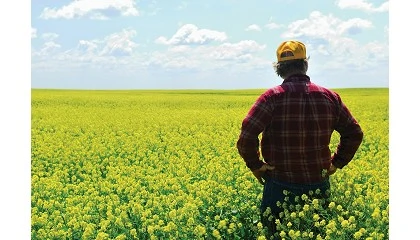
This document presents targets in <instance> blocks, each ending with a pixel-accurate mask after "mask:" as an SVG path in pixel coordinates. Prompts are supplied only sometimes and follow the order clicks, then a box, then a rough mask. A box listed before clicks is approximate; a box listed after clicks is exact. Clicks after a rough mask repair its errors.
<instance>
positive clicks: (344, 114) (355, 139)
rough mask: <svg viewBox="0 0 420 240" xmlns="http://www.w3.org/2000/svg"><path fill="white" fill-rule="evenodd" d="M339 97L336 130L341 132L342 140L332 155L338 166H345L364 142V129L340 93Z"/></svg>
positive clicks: (334, 162)
mask: <svg viewBox="0 0 420 240" xmlns="http://www.w3.org/2000/svg"><path fill="white" fill-rule="evenodd" d="M337 98H338V121H337V123H336V125H335V130H336V131H337V132H338V133H339V134H340V142H339V144H338V146H337V149H336V151H335V153H334V155H333V157H332V164H334V166H336V167H337V168H343V167H344V166H346V165H347V164H348V163H349V162H350V161H351V160H352V159H353V157H354V154H355V153H356V151H357V149H358V148H359V146H360V144H361V143H362V140H363V131H362V129H361V127H360V125H359V123H358V122H357V121H356V119H355V118H354V117H353V116H352V114H351V113H350V111H349V109H348V108H347V107H346V105H345V104H344V103H343V102H342V100H341V98H340V96H338V94H337Z"/></svg>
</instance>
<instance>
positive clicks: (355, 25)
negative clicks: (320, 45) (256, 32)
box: [282, 11, 372, 39]
mask: <svg viewBox="0 0 420 240" xmlns="http://www.w3.org/2000/svg"><path fill="white" fill-rule="evenodd" d="M370 27H372V23H371V22H369V21H367V20H362V19H359V18H354V19H349V20H347V21H342V20H341V19H339V18H336V17H334V16H333V15H331V14H330V15H323V14H322V13H320V12H318V11H314V12H312V13H310V15H309V18H308V19H302V20H297V21H295V22H292V23H291V24H289V26H288V30H287V31H286V32H285V33H283V35H282V36H283V37H285V38H295V37H302V36H307V37H314V38H322V39H333V38H336V37H337V36H341V35H343V34H354V33H358V32H361V31H362V30H363V29H366V28H370Z"/></svg>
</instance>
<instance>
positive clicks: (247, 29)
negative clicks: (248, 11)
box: [245, 24, 261, 32]
mask: <svg viewBox="0 0 420 240" xmlns="http://www.w3.org/2000/svg"><path fill="white" fill-rule="evenodd" d="M245 31H258V32H259V31H261V28H260V26H258V25H257V24H251V25H249V26H248V27H246V28H245Z"/></svg>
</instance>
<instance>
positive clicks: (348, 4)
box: [336, 0, 389, 12]
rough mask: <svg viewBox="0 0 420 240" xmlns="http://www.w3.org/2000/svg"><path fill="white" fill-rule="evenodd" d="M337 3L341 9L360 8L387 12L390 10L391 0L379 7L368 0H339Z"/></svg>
mask: <svg viewBox="0 0 420 240" xmlns="http://www.w3.org/2000/svg"><path fill="white" fill-rule="evenodd" d="M336 4H337V6H338V7H339V8H341V9H345V8H348V9H358V10H363V11H366V12H387V11H389V1H386V2H384V3H382V4H381V5H380V6H379V7H374V6H373V4H372V3H368V2H367V1H366V0H338V1H336Z"/></svg>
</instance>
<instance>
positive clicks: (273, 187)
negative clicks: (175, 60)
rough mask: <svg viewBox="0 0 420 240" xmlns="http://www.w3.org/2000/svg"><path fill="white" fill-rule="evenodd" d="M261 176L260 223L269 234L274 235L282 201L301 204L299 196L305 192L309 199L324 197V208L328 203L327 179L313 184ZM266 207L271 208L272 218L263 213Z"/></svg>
mask: <svg viewBox="0 0 420 240" xmlns="http://www.w3.org/2000/svg"><path fill="white" fill-rule="evenodd" d="M263 178H264V180H265V183H264V190H263V196H262V201H261V206H260V213H261V223H262V224H263V226H265V227H267V230H268V234H269V236H272V235H274V233H275V232H276V224H275V220H276V219H278V218H280V217H279V214H280V213H281V212H283V211H284V209H283V207H282V204H283V203H284V202H286V203H287V205H290V204H293V205H296V204H302V205H303V201H302V198H301V196H302V195H303V194H306V195H307V196H308V198H309V199H313V198H317V199H324V200H325V202H324V204H323V207H324V208H326V207H327V206H328V204H329V202H328V199H329V190H330V182H329V180H328V179H326V180H324V181H323V182H320V183H315V184H297V183H287V182H281V181H277V180H274V179H272V178H271V177H269V176H268V175H265V176H264V177H263ZM317 189H319V190H320V192H319V194H316V190H317ZM284 190H286V191H287V192H288V194H287V197H288V201H285V197H286V195H285V194H284V192H283V191H284ZM310 191H312V192H313V194H312V195H310V194H309V192H310ZM296 196H298V197H299V200H298V201H295V197H296ZM277 202H280V204H279V205H280V206H278V205H277ZM267 207H270V209H271V216H272V218H269V216H266V215H264V214H263V213H264V212H265V211H266V209H267Z"/></svg>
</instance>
